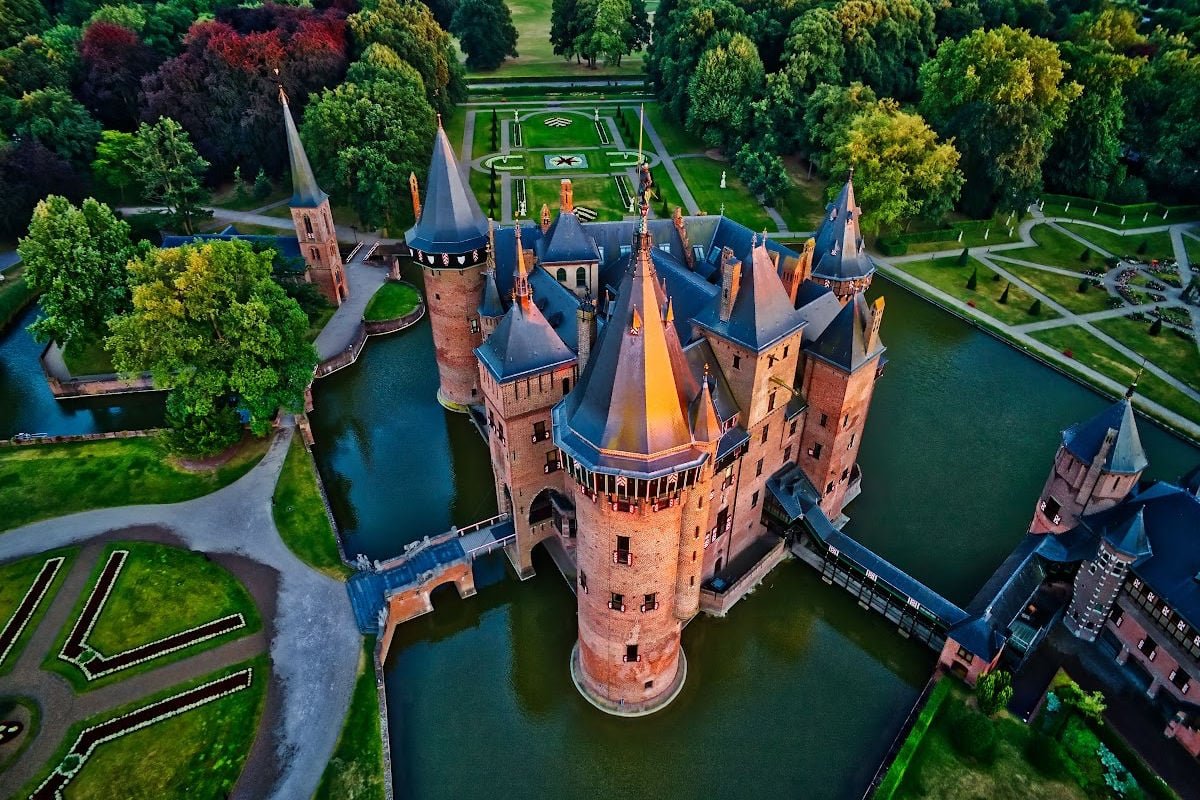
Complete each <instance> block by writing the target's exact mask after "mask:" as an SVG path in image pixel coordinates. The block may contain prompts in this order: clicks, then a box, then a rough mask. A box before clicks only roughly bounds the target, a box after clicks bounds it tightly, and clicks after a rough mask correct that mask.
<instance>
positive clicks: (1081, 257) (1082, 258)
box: [1079, 247, 1092, 264]
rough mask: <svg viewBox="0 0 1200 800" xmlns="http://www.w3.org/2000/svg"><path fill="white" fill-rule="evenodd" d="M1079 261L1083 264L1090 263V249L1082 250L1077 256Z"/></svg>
mask: <svg viewBox="0 0 1200 800" xmlns="http://www.w3.org/2000/svg"><path fill="white" fill-rule="evenodd" d="M1079 260H1080V261H1082V262H1083V263H1085V264H1086V263H1087V262H1089V261H1091V260H1092V248H1090V247H1085V248H1083V252H1082V253H1080V254H1079Z"/></svg>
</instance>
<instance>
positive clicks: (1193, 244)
mask: <svg viewBox="0 0 1200 800" xmlns="http://www.w3.org/2000/svg"><path fill="white" fill-rule="evenodd" d="M1183 249H1185V250H1187V256H1188V263H1189V264H1193V265H1200V239H1197V238H1196V237H1194V236H1188V235H1187V234H1186V233H1185V234H1184V235H1183ZM0 319H3V312H0Z"/></svg>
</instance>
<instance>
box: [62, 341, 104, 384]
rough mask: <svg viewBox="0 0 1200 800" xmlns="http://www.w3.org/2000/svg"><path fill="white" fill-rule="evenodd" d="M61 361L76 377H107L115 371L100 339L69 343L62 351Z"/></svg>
mask: <svg viewBox="0 0 1200 800" xmlns="http://www.w3.org/2000/svg"><path fill="white" fill-rule="evenodd" d="M63 361H65V362H66V364H67V369H69V370H71V374H72V375H74V376H76V377H78V376H80V375H109V374H112V373H114V372H116V371H117V368H116V367H114V366H113V362H112V354H111V353H109V352H108V351H107V350H105V349H104V340H103V339H102V338H95V339H87V340H84V341H73V342H71V343H70V344H69V345H67V347H66V349H65V350H64V351H63Z"/></svg>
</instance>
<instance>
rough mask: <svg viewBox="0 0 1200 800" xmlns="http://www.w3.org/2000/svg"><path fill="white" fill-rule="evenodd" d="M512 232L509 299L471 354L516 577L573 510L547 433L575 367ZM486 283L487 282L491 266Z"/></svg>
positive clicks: (564, 527) (565, 528)
mask: <svg viewBox="0 0 1200 800" xmlns="http://www.w3.org/2000/svg"><path fill="white" fill-rule="evenodd" d="M520 233H521V229H520V227H519V226H518V227H517V228H516V229H515V230H514V239H515V245H514V246H515V248H516V260H515V267H514V269H513V298H512V305H510V306H509V308H508V311H507V313H504V315H503V318H502V319H501V320H500V322H499V324H497V325H496V327H495V330H494V331H492V333H491V335H489V336H488V337H487V340H486V341H485V342H484V343H483V344H482V345H480V346H479V347H478V348H476V350H475V354H476V355H477V356H478V359H479V385H480V387H481V388H482V390H483V401H484V407H485V409H484V410H485V413H486V415H487V420H488V429H489V434H488V446H489V448H490V450H491V458H492V473H493V475H494V476H495V479H496V501H497V506H498V507H499V508H500V510H501V511H506V512H508V513H510V514H511V515H512V520H513V526H514V528H515V530H516V534H517V541H516V544H515V546H513V547H512V548H511V549H510V551H509V554H510V556H511V557H512V561H513V563H514V565H515V566H516V567H517V570H518V571H519V572H520V574H521V576H522V577H529V576H530V575H532V574H533V564H532V561H531V558H530V553H531V551H532V550H533V546H534V545H536V544H537V543H538V542H540V541H541V540H542V539H545V538H547V537H549V536H553V535H558V534H560V533H562V534H564V535H570V533H571V532H572V531H571V530H570V527H571V523H566V524H564V521H563V518H564V515H566V516H567V518H568V519H570V517H571V515H572V514H573V509H571V508H570V507H569V506H570V501H569V500H567V499H566V496H565V494H564V492H563V473H562V472H561V471H560V470H561V463H562V461H561V458H560V456H559V453H558V449H557V448H556V447H555V446H554V443H553V442H552V441H551V437H550V427H551V421H550V409H551V407H552V406H553V405H554V404H555V403H557V402H559V401H560V400H562V399H563V398H564V397H565V396H566V395H567V393H568V392H569V391H570V390H571V387H572V386H573V385H574V383H575V377H576V369H575V354H574V353H573V352H571V349H570V348H569V347H567V345H566V344H565V343H564V342H563V341H562V339H560V338H559V337H558V334H557V333H555V332H554V328H553V327H551V325H550V323H549V322H548V321H547V320H546V318H545V316H543V315H542V312H541V310H540V309H539V308H538V307H537V304H536V303H534V300H533V293H532V290H531V289H530V284H529V269H528V261H529V258H530V253H529V252H528V251H526V250H524V248H523V247H522V245H521V235H520ZM488 282H489V283H490V284H492V285H493V286H494V282H495V281H494V276H493V274H492V273H491V272H489V273H488ZM486 297H487V295H486V294H485V299H486ZM497 300H498V297H497Z"/></svg>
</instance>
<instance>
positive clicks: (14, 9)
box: [0, 0, 50, 47]
mask: <svg viewBox="0 0 1200 800" xmlns="http://www.w3.org/2000/svg"><path fill="white" fill-rule="evenodd" d="M48 27H50V19H49V17H48V16H47V15H46V9H45V7H43V6H42V4H41V2H39V0H0V47H8V46H10V45H14V44H16V43H17V42H19V41H21V40H22V39H24V38H25V37H26V36H27V35H29V34H31V33H40V32H41V31H43V30H45V29H46V28H48Z"/></svg>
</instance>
